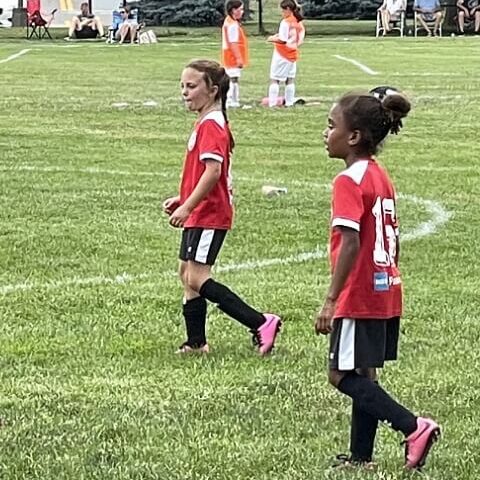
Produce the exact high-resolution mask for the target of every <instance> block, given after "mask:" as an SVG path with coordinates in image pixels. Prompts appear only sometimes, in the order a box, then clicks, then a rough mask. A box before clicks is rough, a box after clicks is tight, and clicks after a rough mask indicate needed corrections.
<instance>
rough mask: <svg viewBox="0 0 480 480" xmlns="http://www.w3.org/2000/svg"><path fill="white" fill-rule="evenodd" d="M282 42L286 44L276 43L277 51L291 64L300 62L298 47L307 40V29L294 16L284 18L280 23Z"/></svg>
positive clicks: (279, 34)
mask: <svg viewBox="0 0 480 480" xmlns="http://www.w3.org/2000/svg"><path fill="white" fill-rule="evenodd" d="M278 37H279V39H280V40H282V41H284V42H286V43H275V49H276V51H277V52H278V53H279V54H280V55H281V56H282V57H283V58H285V59H286V60H288V61H289V62H296V61H297V60H298V47H299V46H300V45H301V44H302V42H303V39H304V38H305V28H304V26H303V23H302V22H299V21H298V20H297V19H296V18H295V16H294V15H290V16H288V17H287V18H284V19H283V20H282V21H281V23H280V28H279V32H278Z"/></svg>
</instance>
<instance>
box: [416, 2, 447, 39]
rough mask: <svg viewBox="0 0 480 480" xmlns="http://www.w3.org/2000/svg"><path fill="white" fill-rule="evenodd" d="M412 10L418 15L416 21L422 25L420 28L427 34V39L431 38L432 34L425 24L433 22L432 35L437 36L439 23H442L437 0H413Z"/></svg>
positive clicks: (440, 10)
mask: <svg viewBox="0 0 480 480" xmlns="http://www.w3.org/2000/svg"><path fill="white" fill-rule="evenodd" d="M413 9H414V10H415V12H416V13H417V14H418V19H419V20H420V23H421V24H422V27H423V28H424V29H425V31H426V32H427V35H428V36H429V37H431V36H432V32H431V30H430V28H429V27H428V25H427V22H433V21H434V22H435V25H434V27H433V34H434V35H435V36H438V29H439V27H440V22H441V21H442V16H443V13H442V9H441V7H440V1H439V0H415V3H414V4H413Z"/></svg>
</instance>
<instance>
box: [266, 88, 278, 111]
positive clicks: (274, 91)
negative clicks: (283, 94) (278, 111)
mask: <svg viewBox="0 0 480 480" xmlns="http://www.w3.org/2000/svg"><path fill="white" fill-rule="evenodd" d="M279 91H280V85H279V84H278V83H271V84H270V87H269V89H268V106H269V107H276V106H277V99H278V92H279Z"/></svg>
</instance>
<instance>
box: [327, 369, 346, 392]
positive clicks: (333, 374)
mask: <svg viewBox="0 0 480 480" xmlns="http://www.w3.org/2000/svg"><path fill="white" fill-rule="evenodd" d="M343 377H344V374H343V373H341V372H339V371H338V370H329V371H328V381H329V383H330V385H332V386H333V387H335V388H338V385H339V384H340V382H341V381H342V378H343Z"/></svg>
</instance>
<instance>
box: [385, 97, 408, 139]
mask: <svg viewBox="0 0 480 480" xmlns="http://www.w3.org/2000/svg"><path fill="white" fill-rule="evenodd" d="M382 106H383V109H384V111H385V116H386V118H387V125H388V126H389V132H390V133H393V134H395V135H397V134H398V133H399V132H400V129H401V128H402V127H403V124H402V118H404V117H406V116H407V115H408V112H410V108H411V105H410V102H409V101H408V100H407V99H406V98H405V97H404V96H403V95H401V94H398V93H396V94H394V95H386V96H385V97H384V98H383V100H382Z"/></svg>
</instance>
